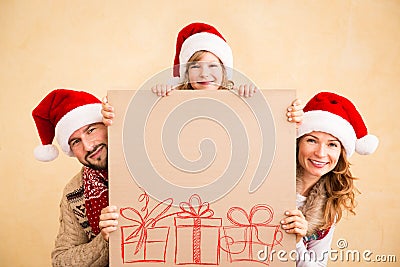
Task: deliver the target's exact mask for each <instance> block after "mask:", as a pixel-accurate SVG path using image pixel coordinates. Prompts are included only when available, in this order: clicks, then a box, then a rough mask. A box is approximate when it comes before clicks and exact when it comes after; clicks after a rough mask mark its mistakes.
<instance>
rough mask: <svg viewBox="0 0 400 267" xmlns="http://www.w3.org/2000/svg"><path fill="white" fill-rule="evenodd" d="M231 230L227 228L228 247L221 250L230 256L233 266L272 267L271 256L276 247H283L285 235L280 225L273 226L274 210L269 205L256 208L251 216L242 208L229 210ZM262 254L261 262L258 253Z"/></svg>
mask: <svg viewBox="0 0 400 267" xmlns="http://www.w3.org/2000/svg"><path fill="white" fill-rule="evenodd" d="M227 218H228V220H229V221H230V222H231V223H232V226H224V227H223V231H224V236H223V237H221V242H223V241H222V240H224V241H225V242H224V243H225V247H222V246H221V249H222V250H223V251H225V252H226V253H227V254H228V260H229V261H230V262H238V261H256V262H259V263H263V264H265V265H269V263H270V261H269V260H270V254H271V251H272V250H273V248H274V246H276V245H278V244H280V242H281V241H282V238H283V235H282V232H281V231H280V225H273V224H270V223H271V221H272V219H273V209H272V208H271V207H270V206H268V205H256V206H254V207H253V208H252V209H251V211H250V213H249V214H247V213H246V211H245V210H244V209H242V208H240V207H233V208H230V209H229V211H228V213H227ZM260 250H263V251H264V253H265V252H266V253H268V255H265V254H263V257H265V256H267V257H266V258H267V260H264V259H259V258H258V255H259V251H260Z"/></svg>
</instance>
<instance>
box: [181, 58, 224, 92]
mask: <svg viewBox="0 0 400 267" xmlns="http://www.w3.org/2000/svg"><path fill="white" fill-rule="evenodd" d="M188 75H189V83H190V84H191V85H192V88H193V89H195V90H218V88H219V87H220V86H221V83H222V79H223V70H222V65H221V63H220V61H219V59H218V57H216V56H215V55H214V54H213V53H210V52H206V53H204V54H203V55H202V56H201V57H200V59H199V60H198V61H194V62H191V63H189V64H188Z"/></svg>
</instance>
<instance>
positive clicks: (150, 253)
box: [121, 226, 170, 263]
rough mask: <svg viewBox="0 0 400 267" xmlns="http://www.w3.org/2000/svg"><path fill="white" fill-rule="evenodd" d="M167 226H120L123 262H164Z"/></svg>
mask: <svg viewBox="0 0 400 267" xmlns="http://www.w3.org/2000/svg"><path fill="white" fill-rule="evenodd" d="M169 229H170V227H169V226H160V227H149V228H146V229H145V228H142V230H140V231H139V232H140V233H139V232H138V231H137V230H138V227H137V226H122V227H121V232H122V240H123V241H122V247H121V248H122V259H123V263H133V262H165V254H166V248H167V242H168V234H169Z"/></svg>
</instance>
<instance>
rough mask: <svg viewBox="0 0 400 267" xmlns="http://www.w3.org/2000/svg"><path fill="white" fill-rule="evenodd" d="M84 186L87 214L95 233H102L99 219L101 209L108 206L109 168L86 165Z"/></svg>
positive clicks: (83, 175)
mask: <svg viewBox="0 0 400 267" xmlns="http://www.w3.org/2000/svg"><path fill="white" fill-rule="evenodd" d="M82 178H83V186H84V189H85V190H84V193H83V194H84V198H85V208H86V216H87V218H88V220H89V224H90V226H91V228H92V232H93V233H94V234H95V235H98V234H99V233H100V228H99V221H100V214H101V210H102V209H103V208H105V207H107V206H108V174H107V170H101V171H100V170H93V169H91V168H88V167H84V169H83V173H82Z"/></svg>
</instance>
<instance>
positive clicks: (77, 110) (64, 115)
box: [32, 89, 102, 161]
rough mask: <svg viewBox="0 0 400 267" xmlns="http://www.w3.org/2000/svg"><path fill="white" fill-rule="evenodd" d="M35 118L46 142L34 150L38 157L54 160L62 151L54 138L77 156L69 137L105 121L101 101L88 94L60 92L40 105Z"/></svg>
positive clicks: (70, 153) (71, 91)
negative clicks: (86, 127)
mask: <svg viewBox="0 0 400 267" xmlns="http://www.w3.org/2000/svg"><path fill="white" fill-rule="evenodd" d="M32 116H33V119H34V121H35V123H36V128H37V130H38V133H39V137H40V140H41V141H42V144H41V145H39V146H38V147H36V148H35V150H34V155H35V158H36V159H37V160H40V161H52V160H54V159H55V158H57V156H58V149H57V147H56V146H55V145H53V144H52V143H53V139H54V137H55V138H56V140H57V142H58V144H59V145H60V147H61V149H62V150H63V151H64V152H65V153H66V154H67V155H69V156H73V153H72V151H71V149H70V147H69V144H68V139H69V137H70V136H71V135H72V134H73V133H74V132H75V131H76V130H78V129H79V128H81V127H83V126H85V125H88V124H91V123H97V122H102V115H101V101H100V100H99V99H97V98H96V97H95V96H93V95H91V94H89V93H86V92H80V91H73V90H67V89H57V90H54V91H52V92H50V93H49V94H48V95H47V96H46V97H45V98H44V99H43V100H42V101H41V102H40V103H39V105H38V106H37V107H36V108H35V109H34V110H33V111H32Z"/></svg>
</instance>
